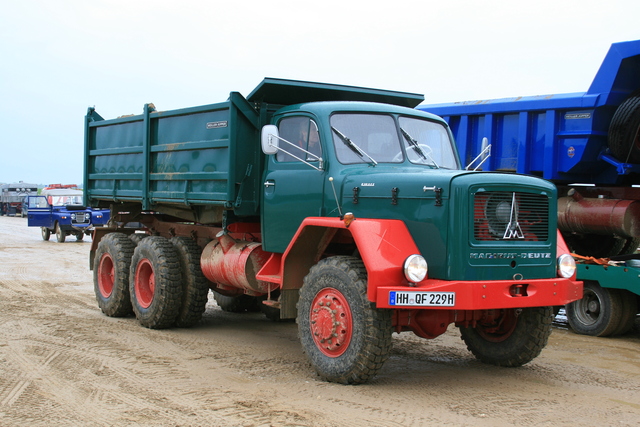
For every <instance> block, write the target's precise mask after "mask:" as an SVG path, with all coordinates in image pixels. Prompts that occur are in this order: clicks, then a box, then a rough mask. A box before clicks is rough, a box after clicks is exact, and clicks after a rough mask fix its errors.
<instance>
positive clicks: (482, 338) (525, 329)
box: [459, 307, 553, 367]
mask: <svg viewBox="0 0 640 427" xmlns="http://www.w3.org/2000/svg"><path fill="white" fill-rule="evenodd" d="M496 311H500V312H501V315H500V316H499V317H493V318H492V320H491V321H487V322H482V321H479V322H478V324H477V326H476V327H475V328H473V327H462V326H460V327H459V329H460V335H461V338H462V340H463V341H464V342H465V344H466V345H467V349H468V350H469V351H470V352H471V353H473V355H474V356H475V357H476V358H477V359H478V360H480V361H481V362H483V363H488V364H491V365H496V366H505V367H518V366H522V365H524V364H526V363H529V362H530V361H532V360H533V359H535V358H536V357H538V355H539V354H540V352H541V351H542V349H543V348H544V347H545V346H546V345H547V342H548V340H549V335H550V334H551V322H552V321H553V309H552V307H529V308H523V309H503V310H496ZM518 312H519V314H518Z"/></svg>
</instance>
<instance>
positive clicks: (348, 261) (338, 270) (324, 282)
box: [297, 256, 392, 384]
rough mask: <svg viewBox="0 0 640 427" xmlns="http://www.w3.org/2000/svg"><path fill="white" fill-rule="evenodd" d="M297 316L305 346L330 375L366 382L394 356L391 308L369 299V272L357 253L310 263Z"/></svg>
mask: <svg viewBox="0 0 640 427" xmlns="http://www.w3.org/2000/svg"><path fill="white" fill-rule="evenodd" d="M297 320H298V335H299V337H300V342H301V344H302V347H303V349H304V352H305V353H306V354H307V357H308V358H309V361H310V362H311V365H312V366H313V367H314V369H315V370H316V372H317V373H318V375H319V376H320V377H321V378H322V379H324V380H326V381H331V382H336V383H342V384H360V383H364V382H366V381H367V380H369V379H370V378H372V377H373V376H375V375H376V374H377V373H378V371H380V369H381V368H382V366H383V364H384V362H385V361H386V360H387V359H388V357H389V352H390V351H391V333H392V324H391V311H390V310H382V309H376V308H375V307H374V306H373V304H372V303H371V302H370V301H369V300H368V298H367V272H366V270H365V267H364V264H363V263H362V261H361V260H359V259H358V258H354V257H347V256H336V257H331V258H326V259H324V260H321V261H320V262H319V263H318V264H316V265H315V266H314V267H312V268H311V271H310V272H309V274H308V275H307V276H306V277H305V278H304V283H303V286H302V289H301V290H300V299H299V301H298V319H297Z"/></svg>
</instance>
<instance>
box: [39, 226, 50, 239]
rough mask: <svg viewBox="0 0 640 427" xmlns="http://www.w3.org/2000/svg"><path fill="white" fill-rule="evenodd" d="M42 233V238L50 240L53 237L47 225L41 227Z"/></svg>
mask: <svg viewBox="0 0 640 427" xmlns="http://www.w3.org/2000/svg"><path fill="white" fill-rule="evenodd" d="M40 233H41V234H42V240H45V241H47V240H49V239H50V238H51V230H49V229H48V228H47V227H40Z"/></svg>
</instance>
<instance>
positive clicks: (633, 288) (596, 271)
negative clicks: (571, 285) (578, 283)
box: [578, 264, 640, 295]
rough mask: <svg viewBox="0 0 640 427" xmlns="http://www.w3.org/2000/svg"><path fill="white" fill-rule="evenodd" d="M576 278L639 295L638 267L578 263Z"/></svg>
mask: <svg viewBox="0 0 640 427" xmlns="http://www.w3.org/2000/svg"><path fill="white" fill-rule="evenodd" d="M578 280H594V281H596V282H598V284H600V286H602V287H603V288H612V289H626V290H627V291H630V292H633V293H634V294H636V295H640V268H634V267H624V266H610V265H595V264H578Z"/></svg>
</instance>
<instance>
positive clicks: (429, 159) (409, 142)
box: [398, 117, 460, 169]
mask: <svg viewBox="0 0 640 427" xmlns="http://www.w3.org/2000/svg"><path fill="white" fill-rule="evenodd" d="M398 123H399V124H400V132H401V133H402V136H403V138H402V139H403V143H404V148H405V152H406V153H407V158H408V159H409V161H410V162H411V163H416V164H421V165H428V166H430V167H433V168H446V169H459V168H460V166H459V165H458V162H457V160H456V156H455V154H454V151H453V146H452V145H451V139H450V138H449V133H448V132H447V129H446V128H445V127H444V126H443V125H442V124H440V123H437V122H432V121H429V120H423V119H418V118H415V117H400V119H399V120H398Z"/></svg>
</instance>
